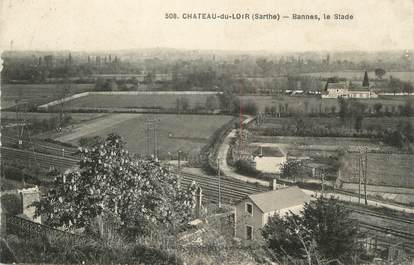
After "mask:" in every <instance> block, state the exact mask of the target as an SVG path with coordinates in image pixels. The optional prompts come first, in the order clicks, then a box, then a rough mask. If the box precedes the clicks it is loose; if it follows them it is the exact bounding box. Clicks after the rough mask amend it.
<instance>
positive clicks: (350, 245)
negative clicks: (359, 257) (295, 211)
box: [303, 197, 358, 264]
mask: <svg viewBox="0 0 414 265" xmlns="http://www.w3.org/2000/svg"><path fill="white" fill-rule="evenodd" d="M350 213H351V211H350V210H349V209H347V208H345V207H344V206H343V205H342V204H341V203H340V202H339V201H337V200H336V199H334V198H333V197H331V198H329V199H324V198H322V197H318V198H317V200H315V201H312V202H310V203H308V204H306V205H305V207H304V210H303V225H304V227H306V228H307V230H308V231H309V232H310V237H311V238H312V239H313V240H315V242H316V244H317V246H318V249H319V253H320V254H321V255H322V256H323V257H326V258H329V259H339V260H341V261H342V262H344V263H345V264H349V262H350V260H351V257H352V256H353V254H354V253H355V251H356V243H357V242H356V239H357V236H358V229H357V225H356V221H354V220H353V219H351V217H350Z"/></svg>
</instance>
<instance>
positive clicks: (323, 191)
mask: <svg viewBox="0 0 414 265" xmlns="http://www.w3.org/2000/svg"><path fill="white" fill-rule="evenodd" d="M321 180H322V191H321V193H322V198H324V195H325V170H323V169H321Z"/></svg>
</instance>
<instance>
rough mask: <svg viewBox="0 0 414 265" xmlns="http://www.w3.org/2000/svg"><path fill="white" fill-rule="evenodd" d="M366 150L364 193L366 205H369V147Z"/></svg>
mask: <svg viewBox="0 0 414 265" xmlns="http://www.w3.org/2000/svg"><path fill="white" fill-rule="evenodd" d="M364 151H365V170H364V193H365V205H368V200H367V175H368V174H367V173H368V172H367V170H368V147H365V150H364Z"/></svg>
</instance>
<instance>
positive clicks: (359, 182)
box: [358, 152, 362, 204]
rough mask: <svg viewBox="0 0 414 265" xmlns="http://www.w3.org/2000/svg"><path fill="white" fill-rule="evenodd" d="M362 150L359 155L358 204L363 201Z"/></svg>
mask: <svg viewBox="0 0 414 265" xmlns="http://www.w3.org/2000/svg"><path fill="white" fill-rule="evenodd" d="M361 162H362V161H361V152H359V155H358V204H360V203H361Z"/></svg>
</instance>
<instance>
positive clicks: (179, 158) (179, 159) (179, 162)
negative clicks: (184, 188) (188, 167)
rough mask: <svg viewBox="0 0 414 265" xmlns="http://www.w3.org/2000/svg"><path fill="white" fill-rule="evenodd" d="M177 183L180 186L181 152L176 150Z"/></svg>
mask: <svg viewBox="0 0 414 265" xmlns="http://www.w3.org/2000/svg"><path fill="white" fill-rule="evenodd" d="M178 182H179V183H180V184H181V150H178Z"/></svg>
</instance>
